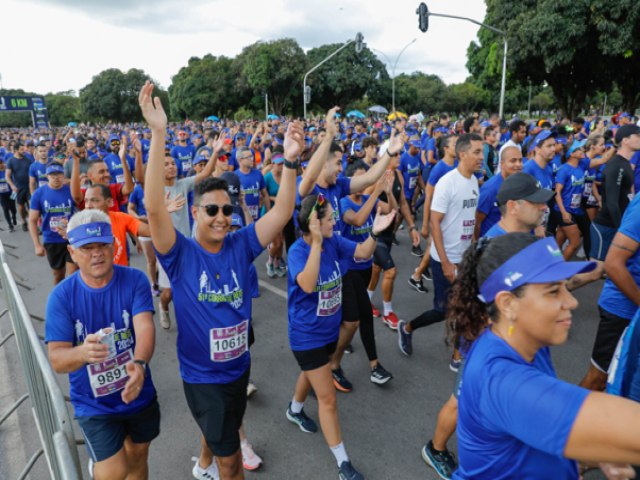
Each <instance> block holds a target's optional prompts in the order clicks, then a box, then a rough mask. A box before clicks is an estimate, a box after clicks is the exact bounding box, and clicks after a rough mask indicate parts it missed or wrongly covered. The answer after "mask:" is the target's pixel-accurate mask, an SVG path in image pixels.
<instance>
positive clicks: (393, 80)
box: [372, 38, 417, 112]
mask: <svg viewBox="0 0 640 480" xmlns="http://www.w3.org/2000/svg"><path fill="white" fill-rule="evenodd" d="M416 40H417V38H414V39H413V40H411V41H410V42H409V43H407V44H406V45H405V46H404V48H403V49H402V50H400V53H399V54H398V56H397V57H396V61H395V62H394V64H393V66H391V60H389V57H387V56H386V55H385V54H384V52H381V51H380V50H378V49H376V48H373V49H372V50H373V51H375V52H378V53H379V54H381V55H382V56H383V57H384V58H386V59H387V63H388V64H389V66H391V110H393V111H394V112H395V111H396V67H397V66H398V61H399V60H400V56H401V55H402V54H403V53H404V51H405V50H406V49H407V48H408V47H409V45H411V44H413V43H414V42H415V41H416Z"/></svg>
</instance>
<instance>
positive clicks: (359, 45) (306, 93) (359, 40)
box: [302, 32, 364, 120]
mask: <svg viewBox="0 0 640 480" xmlns="http://www.w3.org/2000/svg"><path fill="white" fill-rule="evenodd" d="M363 41H364V36H363V35H362V34H361V33H359V32H358V33H357V34H356V37H355V38H350V39H349V40H347V41H346V42H344V44H343V45H342V46H341V47H340V48H338V49H337V50H336V51H335V52H333V53H332V54H331V55H329V56H328V57H326V58H325V59H324V60H322V61H321V62H320V63H319V64H317V65H316V66H315V67H313V68H312V69H311V70H309V71H308V72H307V73H305V74H304V79H303V80H302V92H303V93H302V95H303V96H302V105H303V106H304V107H303V109H304V114H303V117H304V119H305V120H306V119H307V103H309V102H310V101H311V89H309V90H307V77H308V76H309V74H311V73H313V72H315V71H316V70H317V69H318V68H320V67H321V66H322V65H324V63H325V62H327V61H328V60H329V59H331V58H333V57H334V56H336V55H337V54H338V53H339V52H341V51H342V50H344V49H345V48H346V47H347V46H348V45H349V44H350V43H352V42H356V53H360V52H361V51H362V49H363V48H364V45H363Z"/></svg>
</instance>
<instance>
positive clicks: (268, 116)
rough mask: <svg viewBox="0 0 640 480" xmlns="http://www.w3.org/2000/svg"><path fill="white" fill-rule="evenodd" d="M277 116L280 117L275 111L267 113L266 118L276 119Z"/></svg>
mask: <svg viewBox="0 0 640 480" xmlns="http://www.w3.org/2000/svg"><path fill="white" fill-rule="evenodd" d="M279 118H280V117H279V116H278V115H276V114H275V113H270V114H269V115H267V120H278V119H279Z"/></svg>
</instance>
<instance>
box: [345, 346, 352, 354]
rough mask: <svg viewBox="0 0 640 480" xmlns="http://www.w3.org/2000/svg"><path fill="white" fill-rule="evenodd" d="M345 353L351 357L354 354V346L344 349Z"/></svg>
mask: <svg viewBox="0 0 640 480" xmlns="http://www.w3.org/2000/svg"><path fill="white" fill-rule="evenodd" d="M344 353H348V354H349V355H351V354H352V353H353V345H351V344H349V345H347V348H345V349H344Z"/></svg>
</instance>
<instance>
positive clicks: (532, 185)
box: [497, 160, 554, 205]
mask: <svg viewBox="0 0 640 480" xmlns="http://www.w3.org/2000/svg"><path fill="white" fill-rule="evenodd" d="M529 161H531V160H529ZM553 195H554V193H553V191H551V190H547V189H546V188H541V187H540V186H539V185H538V181H537V180H536V179H535V178H534V177H533V176H531V175H529V174H528V173H515V174H513V175H511V176H510V177H508V178H507V179H506V180H505V181H504V182H502V185H500V189H499V190H498V196H497V200H498V205H504V204H505V203H507V202H508V201H509V200H526V201H527V202H531V203H547V202H548V201H549V200H551V197H553Z"/></svg>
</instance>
